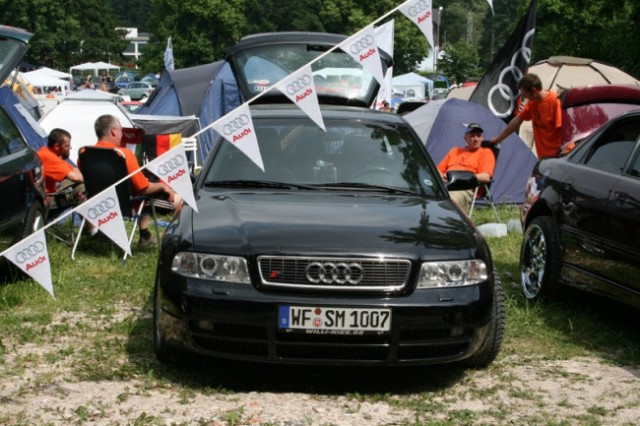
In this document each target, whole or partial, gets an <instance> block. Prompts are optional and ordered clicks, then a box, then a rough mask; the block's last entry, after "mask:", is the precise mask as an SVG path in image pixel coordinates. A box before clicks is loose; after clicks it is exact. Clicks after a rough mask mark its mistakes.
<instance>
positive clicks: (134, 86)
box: [118, 81, 155, 101]
mask: <svg viewBox="0 0 640 426" xmlns="http://www.w3.org/2000/svg"><path fill="white" fill-rule="evenodd" d="M154 90H155V88H154V87H153V86H152V85H151V84H149V83H145V82H143V81H134V82H133V83H129V84H128V85H127V87H125V88H123V89H119V90H118V94H119V95H122V96H129V97H130V98H131V100H134V101H137V100H141V99H145V98H148V97H149V96H151V93H153V91H154Z"/></svg>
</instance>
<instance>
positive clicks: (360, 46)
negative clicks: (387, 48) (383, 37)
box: [340, 25, 384, 85]
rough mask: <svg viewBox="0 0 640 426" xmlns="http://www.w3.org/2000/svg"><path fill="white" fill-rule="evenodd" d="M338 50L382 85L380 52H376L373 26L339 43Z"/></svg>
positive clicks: (376, 44) (376, 46)
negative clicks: (353, 60) (347, 55)
mask: <svg viewBox="0 0 640 426" xmlns="http://www.w3.org/2000/svg"><path fill="white" fill-rule="evenodd" d="M340 49H342V50H343V51H344V52H345V53H347V54H349V56H351V57H352V58H353V59H355V60H356V61H357V62H358V63H359V64H361V65H362V68H364V69H366V70H367V71H368V72H370V73H371V74H372V75H373V77H374V78H375V79H376V80H377V81H378V83H380V85H382V84H384V75H383V71H382V63H381V62H380V52H378V43H377V42H376V37H375V34H374V32H373V25H368V26H366V27H365V28H364V29H363V30H361V31H360V32H358V33H356V34H355V35H352V36H351V37H349V38H348V39H346V40H345V41H343V42H342V43H340Z"/></svg>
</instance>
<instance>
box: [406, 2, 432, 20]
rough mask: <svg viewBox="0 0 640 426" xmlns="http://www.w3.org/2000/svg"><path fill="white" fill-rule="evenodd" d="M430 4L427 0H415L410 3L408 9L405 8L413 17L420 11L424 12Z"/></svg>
mask: <svg viewBox="0 0 640 426" xmlns="http://www.w3.org/2000/svg"><path fill="white" fill-rule="evenodd" d="M430 6H431V5H430V4H429V2H428V1H425V0H419V1H417V2H415V3H414V4H413V5H411V7H410V8H409V9H407V13H408V14H409V16H411V17H412V18H413V17H416V16H418V15H419V14H421V13H422V12H426V11H427V10H429V7H430Z"/></svg>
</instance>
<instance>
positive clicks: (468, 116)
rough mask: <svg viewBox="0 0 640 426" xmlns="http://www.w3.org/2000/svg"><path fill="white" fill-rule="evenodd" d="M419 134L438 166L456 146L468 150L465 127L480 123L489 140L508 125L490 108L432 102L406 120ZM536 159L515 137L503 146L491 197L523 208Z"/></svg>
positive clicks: (462, 101) (462, 103) (501, 145)
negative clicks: (526, 188) (465, 142)
mask: <svg viewBox="0 0 640 426" xmlns="http://www.w3.org/2000/svg"><path fill="white" fill-rule="evenodd" d="M404 117H405V118H406V119H407V121H408V122H409V123H410V124H411V125H412V126H413V128H414V129H415V130H416V133H418V135H419V136H420V138H421V139H422V140H423V142H425V143H426V146H427V151H429V155H431V158H433V161H434V162H435V163H436V164H437V163H439V162H440V161H441V160H442V159H443V158H444V156H445V155H446V154H447V152H449V150H450V149H451V148H453V147H454V146H464V124H466V123H470V122H476V123H479V124H480V125H481V126H482V128H483V129H484V135H485V137H486V138H488V137H490V136H493V135H497V134H498V133H500V132H501V131H502V130H503V129H504V128H505V127H506V124H505V123H504V122H503V121H502V120H501V119H499V118H498V117H496V116H495V115H494V114H493V113H492V112H491V111H489V110H488V109H487V108H485V107H483V106H481V105H478V104H476V103H473V102H469V101H465V100H461V99H455V98H454V99H447V100H446V101H432V102H429V103H427V104H426V105H424V106H423V107H420V108H418V109H417V110H415V111H412V112H410V113H409V114H407V115H405V116H404ZM536 161H537V160H536V157H535V156H534V155H533V153H532V152H531V150H530V149H529V148H528V147H527V146H526V145H525V144H524V142H523V141H522V140H521V139H520V138H519V137H518V136H516V135H514V134H512V135H510V136H509V137H507V138H506V139H505V140H504V141H503V142H502V143H501V144H500V154H499V155H498V158H497V162H496V169H495V173H494V183H493V184H492V186H491V193H492V194H493V199H494V201H495V202H497V203H498V202H499V203H509V204H520V203H522V200H523V199H524V190H525V186H526V183H527V180H528V178H529V175H530V173H531V171H532V170H533V166H534V165H535V164H536Z"/></svg>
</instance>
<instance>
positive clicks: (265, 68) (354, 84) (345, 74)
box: [233, 44, 376, 103]
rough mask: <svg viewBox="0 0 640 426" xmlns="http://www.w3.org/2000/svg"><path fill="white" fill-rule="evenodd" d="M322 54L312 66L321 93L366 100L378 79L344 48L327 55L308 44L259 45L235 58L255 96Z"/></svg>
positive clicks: (316, 85) (320, 94)
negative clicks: (345, 51) (343, 50)
mask: <svg viewBox="0 0 640 426" xmlns="http://www.w3.org/2000/svg"><path fill="white" fill-rule="evenodd" d="M321 54H323V55H325V56H323V57H322V58H321V59H320V60H318V61H316V62H314V63H313V64H312V65H311V69H312V72H313V79H314V83H315V87H316V90H317V92H318V95H319V96H325V97H337V98H341V99H345V98H346V99H355V100H358V101H361V102H363V103H366V102H367V99H368V98H369V97H370V96H371V91H372V90H373V89H374V87H375V86H376V81H375V79H374V77H373V75H372V74H371V73H369V72H367V71H365V70H363V69H362V67H361V66H360V64H359V63H357V62H356V61H355V60H354V59H353V58H352V57H351V56H349V55H348V54H346V53H344V52H342V51H341V50H334V51H332V52H330V53H326V54H325V51H324V49H320V48H318V49H313V48H310V47H309V46H308V45H307V44H293V45H276V46H263V45H260V46H256V47H255V48H248V49H245V50H243V51H241V52H239V53H236V54H235V55H234V57H233V61H235V65H236V67H237V69H238V71H239V73H240V74H241V77H242V78H243V79H244V81H245V82H246V84H247V88H248V90H249V92H250V94H251V95H252V96H255V95H257V94H259V93H261V92H264V91H267V90H268V89H269V88H271V87H272V86H273V85H274V84H275V83H277V82H278V81H280V80H282V79H283V78H285V77H286V76H288V75H289V74H291V73H292V72H294V71H296V70H297V69H299V68H301V67H302V66H304V65H306V64H307V63H309V62H310V61H312V60H313V59H315V58H316V57H317V56H319V55H321Z"/></svg>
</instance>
